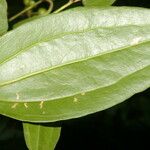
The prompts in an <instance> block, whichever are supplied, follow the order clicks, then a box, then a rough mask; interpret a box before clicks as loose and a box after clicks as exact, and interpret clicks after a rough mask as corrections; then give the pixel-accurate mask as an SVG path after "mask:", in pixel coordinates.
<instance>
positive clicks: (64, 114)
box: [0, 7, 150, 122]
mask: <svg viewBox="0 0 150 150" xmlns="http://www.w3.org/2000/svg"><path fill="white" fill-rule="evenodd" d="M16 37H17V38H16ZM14 39H15V40H14ZM148 87H150V10H149V9H141V8H128V7H120V8H116V7H110V8H105V9H104V8H101V9H100V8H76V9H71V10H68V11H65V12H62V13H59V14H56V15H49V16H46V17H43V18H41V19H37V20H35V21H32V22H30V23H26V24H25V25H22V26H20V27H18V28H16V29H15V30H13V31H11V32H9V33H7V34H6V35H4V36H3V37H1V38H0V113H1V114H3V115H6V116H10V117H12V118H16V119H19V120H25V121H32V122H53V121H58V120H65V119H70V118H77V117H81V116H84V115H87V114H91V113H94V112H97V111H101V110H104V109H107V108H109V107H112V106H114V105H116V104H118V103H120V102H122V101H124V100H126V99H128V98H129V97H131V96H132V95H134V94H135V93H138V92H141V91H143V90H145V89H147V88H148Z"/></svg>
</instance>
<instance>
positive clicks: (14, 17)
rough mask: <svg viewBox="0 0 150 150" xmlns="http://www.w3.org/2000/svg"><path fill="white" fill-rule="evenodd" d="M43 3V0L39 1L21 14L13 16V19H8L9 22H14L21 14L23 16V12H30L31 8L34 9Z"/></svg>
mask: <svg viewBox="0 0 150 150" xmlns="http://www.w3.org/2000/svg"><path fill="white" fill-rule="evenodd" d="M42 2H43V0H39V1H38V2H36V3H34V4H33V5H31V6H29V7H27V8H26V9H24V10H22V11H21V12H19V13H18V14H16V15H14V16H13V17H11V18H9V22H11V21H13V20H15V19H16V18H18V17H19V16H21V15H22V14H24V13H25V12H27V11H29V10H31V9H32V8H34V7H36V6H37V5H39V4H41V3H42Z"/></svg>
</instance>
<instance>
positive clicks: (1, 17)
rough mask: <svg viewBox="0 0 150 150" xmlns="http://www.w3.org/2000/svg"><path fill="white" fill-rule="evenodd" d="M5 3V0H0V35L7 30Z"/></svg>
mask: <svg viewBox="0 0 150 150" xmlns="http://www.w3.org/2000/svg"><path fill="white" fill-rule="evenodd" d="M7 28H8V23H7V3H6V0H0V35H2V34H4V33H5V32H6V31H7Z"/></svg>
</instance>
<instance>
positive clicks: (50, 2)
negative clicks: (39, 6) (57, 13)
mask: <svg viewBox="0 0 150 150" xmlns="http://www.w3.org/2000/svg"><path fill="white" fill-rule="evenodd" d="M45 1H46V2H47V3H49V8H48V10H47V12H46V14H49V13H50V12H51V11H52V10H53V7H54V4H53V1H52V0H45Z"/></svg>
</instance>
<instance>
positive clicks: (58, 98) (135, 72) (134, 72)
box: [0, 65, 150, 103]
mask: <svg viewBox="0 0 150 150" xmlns="http://www.w3.org/2000/svg"><path fill="white" fill-rule="evenodd" d="M148 67H150V65H147V66H145V67H143V68H142V69H138V70H136V71H133V72H132V73H129V74H128V75H125V76H123V77H122V78H120V79H119V80H116V81H115V82H113V83H111V84H108V85H107V86H103V87H97V88H93V89H91V90H87V91H80V92H78V93H74V94H71V95H68V96H64V97H62V96H61V97H57V98H52V99H47V100H45V102H48V101H53V100H60V99H64V98H69V97H74V96H76V95H80V94H81V93H82V92H84V93H86V94H87V93H90V92H93V91H96V90H100V89H103V88H108V87H111V86H113V85H115V84H117V83H118V82H120V81H122V80H124V79H126V78H127V77H129V76H131V75H134V74H137V72H139V71H141V70H145V69H146V68H148ZM39 101H41V99H40V100H36V101H35V100H33V101H31V100H30V101H27V100H21V101H17V100H14V101H10V100H7V101H5V102H12V103H14V102H17V103H24V102H29V103H37V102H39ZM0 102H4V101H2V100H0Z"/></svg>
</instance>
